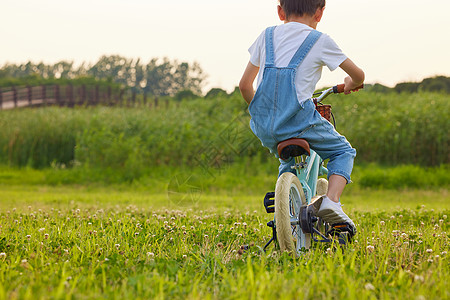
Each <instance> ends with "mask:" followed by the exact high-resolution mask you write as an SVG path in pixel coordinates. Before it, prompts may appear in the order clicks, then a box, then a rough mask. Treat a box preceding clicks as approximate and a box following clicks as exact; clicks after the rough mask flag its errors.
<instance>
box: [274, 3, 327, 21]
mask: <svg viewBox="0 0 450 300" xmlns="http://www.w3.org/2000/svg"><path fill="white" fill-rule="evenodd" d="M280 5H281V7H282V8H283V10H284V13H285V14H286V17H290V16H291V15H296V16H303V15H305V14H306V15H309V16H313V15H314V14H315V13H316V11H317V9H318V8H322V7H324V6H325V0H280Z"/></svg>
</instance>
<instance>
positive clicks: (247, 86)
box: [239, 62, 259, 104]
mask: <svg viewBox="0 0 450 300" xmlns="http://www.w3.org/2000/svg"><path fill="white" fill-rule="evenodd" d="M258 72H259V68H258V67H257V66H255V65H253V64H252V63H251V62H249V63H248V65H247V68H245V71H244V75H242V78H241V81H240V82H239V90H240V91H241V94H242V97H244V99H245V102H247V103H248V104H250V102H252V99H253V96H254V95H255V91H254V90H253V81H255V78H256V76H257V75H258Z"/></svg>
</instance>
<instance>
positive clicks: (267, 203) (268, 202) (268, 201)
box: [264, 192, 275, 214]
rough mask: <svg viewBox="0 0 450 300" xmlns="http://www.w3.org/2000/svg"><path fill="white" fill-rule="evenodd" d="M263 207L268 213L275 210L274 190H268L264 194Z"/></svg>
mask: <svg viewBox="0 0 450 300" xmlns="http://www.w3.org/2000/svg"><path fill="white" fill-rule="evenodd" d="M264 207H265V208H266V212H267V213H268V214H270V213H274V212H275V192H269V193H267V194H266V196H264Z"/></svg>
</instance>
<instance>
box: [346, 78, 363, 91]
mask: <svg viewBox="0 0 450 300" xmlns="http://www.w3.org/2000/svg"><path fill="white" fill-rule="evenodd" d="M362 88H363V85H355V84H354V83H353V80H352V78H351V77H350V76H347V77H345V79H344V91H343V92H344V94H346V95H348V94H350V93H351V92H357V91H359V89H362Z"/></svg>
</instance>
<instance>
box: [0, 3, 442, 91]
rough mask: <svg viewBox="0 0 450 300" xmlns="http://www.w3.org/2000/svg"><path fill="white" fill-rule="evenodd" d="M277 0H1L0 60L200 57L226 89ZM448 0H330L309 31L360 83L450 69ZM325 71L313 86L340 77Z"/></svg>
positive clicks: (213, 81)
mask: <svg viewBox="0 0 450 300" xmlns="http://www.w3.org/2000/svg"><path fill="white" fill-rule="evenodd" d="M277 4H278V2H277V1H276V0H221V1H219V0H190V1H188V0H170V1H169V0H159V1H156V0H127V1H125V0H89V1H88V0H77V1H68V0H0V37H1V39H0V66H2V65H4V64H5V63H25V62H28V61H32V62H35V63H37V62H41V61H43V62H45V63H56V62H58V61H61V60H68V61H74V62H75V64H76V65H78V64H81V63H82V62H87V63H95V62H96V61H97V60H98V59H99V58H100V57H101V56H102V55H113V54H118V55H122V56H125V57H127V58H140V59H141V61H143V62H144V63H146V62H148V61H150V60H151V59H152V58H163V57H168V58H169V59H172V60H174V59H176V60H178V61H187V62H190V63H192V62H198V63H199V64H200V66H201V67H202V69H203V70H204V71H205V73H206V74H207V75H208V78H207V84H206V86H205V91H207V90H208V89H209V88H212V87H220V88H223V89H225V90H227V91H232V90H233V89H234V87H236V86H237V85H238V83H239V80H240V77H241V76H242V73H243V71H244V68H245V66H246V65H247V63H248V60H249V54H248V48H249V46H250V45H251V44H252V43H253V42H254V40H255V39H256V38H257V36H258V35H259V34H260V33H261V32H262V31H263V30H264V29H265V28H266V27H268V26H273V25H277V24H281V22H280V21H279V19H278V15H277V12H276V6H277ZM449 12H450V1H448V0H431V1H419V0H377V1H374V0H328V1H327V4H326V9H325V14H324V17H323V19H322V21H321V22H320V23H319V25H318V27H317V29H318V30H319V31H322V32H325V33H327V34H329V35H330V36H331V37H332V38H333V39H334V40H335V41H336V43H337V44H338V45H339V46H340V48H341V49H342V50H343V52H344V53H345V54H346V55H347V56H348V57H349V58H351V59H352V60H353V61H354V62H355V63H356V64H357V65H358V66H359V67H361V68H362V69H363V70H364V71H365V74H366V82H367V83H377V82H378V83H381V84H384V85H387V86H394V85H395V84H396V83H398V82H404V81H420V80H422V79H423V78H426V77H430V76H435V75H446V76H450V34H449V31H450V18H449V17H448V14H449ZM344 77H345V73H344V72H343V71H341V70H340V69H338V70H336V71H334V72H330V71H329V70H328V69H327V68H324V70H323V75H322V79H321V81H319V84H318V87H320V86H329V85H334V84H338V83H341V82H343V78H344Z"/></svg>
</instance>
